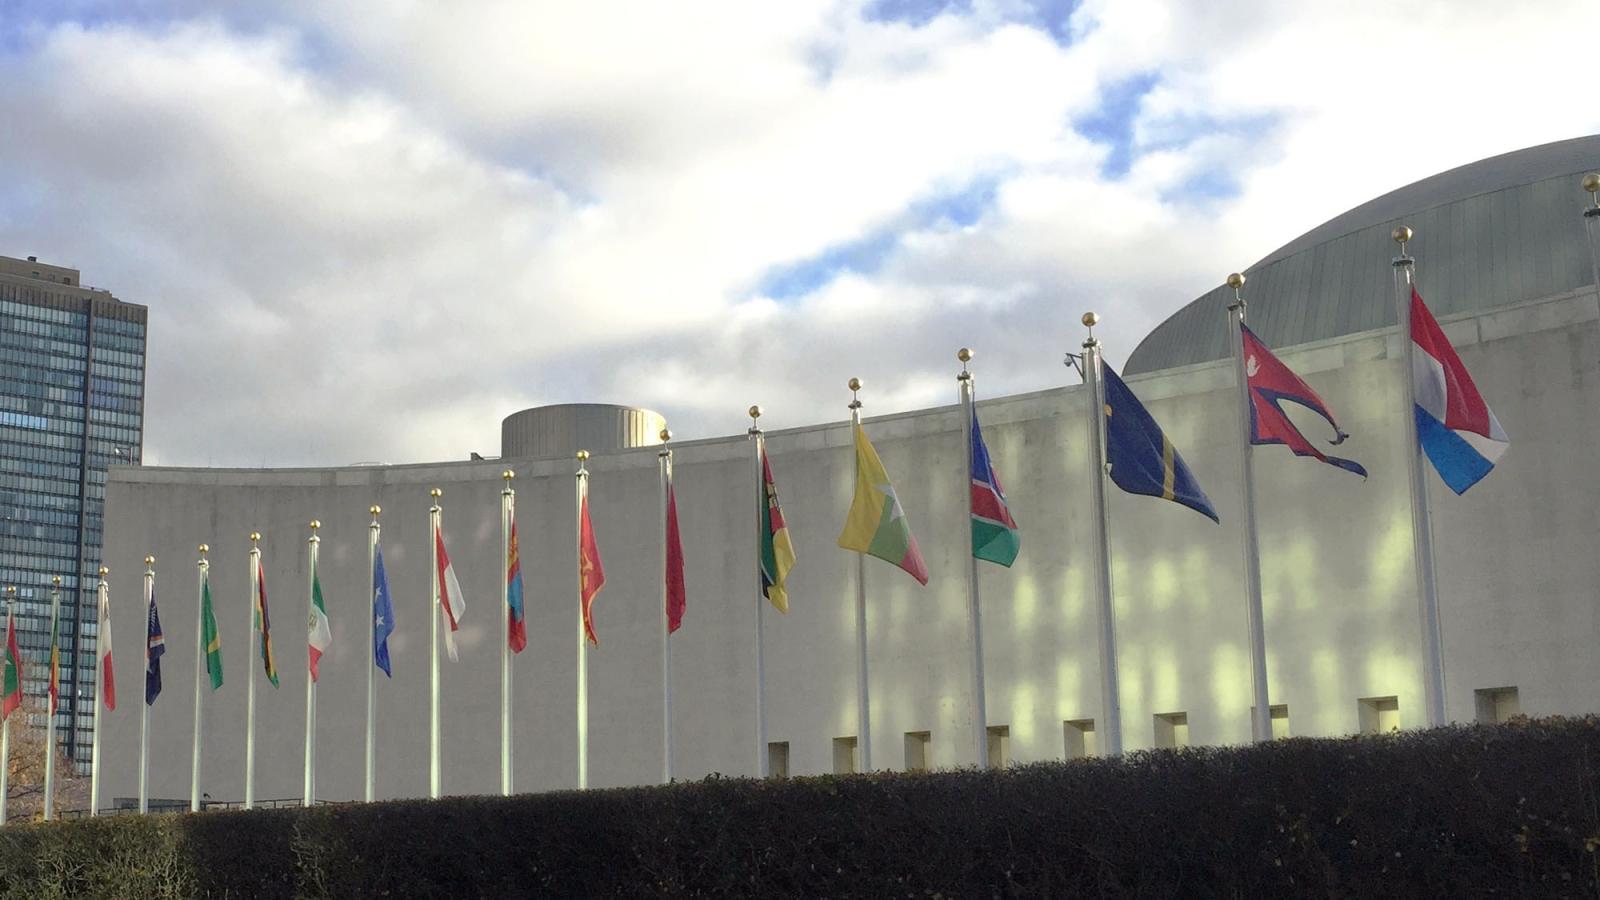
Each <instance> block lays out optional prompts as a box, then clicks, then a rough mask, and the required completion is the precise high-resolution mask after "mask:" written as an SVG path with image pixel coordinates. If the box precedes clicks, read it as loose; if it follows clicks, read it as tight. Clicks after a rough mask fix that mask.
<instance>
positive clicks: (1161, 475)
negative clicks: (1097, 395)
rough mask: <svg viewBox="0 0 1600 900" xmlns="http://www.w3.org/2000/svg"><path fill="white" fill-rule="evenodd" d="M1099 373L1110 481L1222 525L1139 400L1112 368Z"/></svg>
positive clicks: (1208, 501)
mask: <svg viewBox="0 0 1600 900" xmlns="http://www.w3.org/2000/svg"><path fill="white" fill-rule="evenodd" d="M1100 372H1101V374H1102V376H1103V377H1104V380H1105V388H1106V409H1105V416H1106V462H1107V463H1108V464H1110V466H1111V480H1112V481H1113V482H1115V483H1116V485H1117V487H1119V488H1122V489H1123V490H1125V491H1127V492H1128V493H1130V494H1145V495H1147V496H1150V497H1160V498H1161V499H1163V500H1172V501H1175V502H1177V503H1182V504H1183V505H1184V506H1187V507H1189V508H1190V509H1192V510H1194V511H1195V512H1198V513H1200V514H1201V515H1203V516H1205V517H1206V518H1208V519H1210V520H1211V521H1213V522H1219V521H1220V520H1219V519H1218V518H1217V511H1216V509H1214V508H1213V507H1212V506H1211V501H1210V500H1208V499H1207V498H1206V492H1205V491H1202V490H1200V482H1198V481H1196V480H1195V477H1194V473H1193V472H1191V471H1189V467H1188V466H1187V465H1185V464H1184V462H1183V457H1182V456H1179V455H1178V448H1176V447H1174V446H1172V442H1171V441H1169V440H1167V436H1166V435H1165V434H1162V433H1161V427H1160V426H1159V425H1157V424H1156V420H1155V419H1152V418H1150V413H1149V412H1148V411H1147V410H1146V409H1145V408H1144V405H1143V404H1141V403H1140V402H1139V398H1138V397H1135V396H1134V395H1133V391H1130V390H1128V386H1127V385H1125V384H1123V383H1122V379H1121V378H1118V377H1117V373H1116V372H1113V371H1111V367H1110V366H1106V365H1102V366H1101V367H1100Z"/></svg>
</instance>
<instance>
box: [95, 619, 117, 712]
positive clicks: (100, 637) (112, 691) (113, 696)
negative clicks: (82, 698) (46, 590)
mask: <svg viewBox="0 0 1600 900" xmlns="http://www.w3.org/2000/svg"><path fill="white" fill-rule="evenodd" d="M97 593H99V595H100V621H99V624H98V626H97V627H96V628H95V635H96V638H95V640H96V641H97V642H98V644H99V650H100V671H101V672H103V673H104V675H105V683H104V684H102V685H101V690H103V691H104V692H105V693H104V694H102V695H101V696H102V697H103V698H104V700H105V704H106V709H108V710H111V711H113V712H115V711H116V708H117V680H116V678H115V677H113V676H112V673H111V595H110V594H109V593H107V592H105V591H98V592H97Z"/></svg>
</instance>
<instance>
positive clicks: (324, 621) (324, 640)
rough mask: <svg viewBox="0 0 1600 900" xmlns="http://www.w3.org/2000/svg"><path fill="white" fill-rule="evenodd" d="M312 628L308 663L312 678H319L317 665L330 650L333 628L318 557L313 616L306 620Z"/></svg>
mask: <svg viewBox="0 0 1600 900" xmlns="http://www.w3.org/2000/svg"><path fill="white" fill-rule="evenodd" d="M306 626H307V628H308V629H309V630H310V634H309V636H308V642H309V644H308V646H307V648H306V655H307V664H308V665H309V666H310V668H311V680H312V681H316V680H317V666H318V664H319V663H321V662H322V654H324V653H326V652H328V647H329V645H331V644H332V643H333V629H332V628H331V627H330V626H329V623H328V606H327V604H325V603H323V602H322V578H321V576H320V575H318V573H317V558H316V557H314V556H313V557H312V558H311V617H310V618H309V619H307V620H306Z"/></svg>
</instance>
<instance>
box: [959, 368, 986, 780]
mask: <svg viewBox="0 0 1600 900" xmlns="http://www.w3.org/2000/svg"><path fill="white" fill-rule="evenodd" d="M973 355H974V354H973V352H972V351H971V350H969V349H967V348H966V347H962V348H961V349H960V350H959V351H957V353H956V359H959V360H961V374H959V375H957V376H956V399H957V400H958V401H959V402H960V403H961V447H962V450H961V453H962V458H963V459H965V460H966V463H967V464H966V468H965V469H963V470H962V485H961V492H962V494H964V495H965V496H966V499H967V606H968V611H969V613H970V617H971V620H972V730H973V739H974V748H975V753H976V759H977V766H978V768H979V769H980V770H981V769H987V768H989V712H988V703H987V699H986V697H985V695H984V688H983V607H982V605H981V602H980V600H979V595H978V558H977V557H976V556H974V555H973V554H972V550H973V547H972V515H973V510H972V417H973V415H974V413H975V407H976V406H977V402H978V398H977V396H976V394H975V393H974V387H975V386H974V384H973V379H972V373H971V372H969V371H968V370H967V363H969V362H971V361H972V357H973Z"/></svg>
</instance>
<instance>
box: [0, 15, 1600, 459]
mask: <svg viewBox="0 0 1600 900" xmlns="http://www.w3.org/2000/svg"><path fill="white" fill-rule="evenodd" d="M1537 7H1538V8H1537V9H1533V8H1528V9H1512V8H1510V7H1504V6H1501V5H1488V4H1482V5H1478V4H1471V5H1464V4H1460V3H1451V4H1439V5H1423V6H1420V7H1417V6H1413V7H1380V6H1359V7H1355V8H1347V7H1346V6H1344V5H1341V6H1339V7H1328V8H1312V7H1304V8H1303V7H1302V6H1291V5H1287V4H1277V3H1248V4H1246V3H1233V4H1221V5H1219V4H1204V5H1202V4H1185V5H1175V4H1170V3H1155V2H1142V0H1136V2H1130V0H1117V2H1115V3H1113V2H1110V0H1105V2H1087V3H1085V4H1084V5H1082V6H1081V7H1079V8H1078V9H1077V11H1076V12H1075V13H1074V14H1073V20H1072V28H1071V30H1072V33H1073V34H1074V36H1075V40H1074V41H1073V42H1072V43H1070V44H1068V45H1066V46H1062V45H1061V44H1059V43H1057V42H1056V41H1055V40H1053V39H1052V38H1051V37H1050V35H1048V34H1046V33H1045V32H1043V31H1041V30H1038V29H1036V28H1032V27H1026V26H1024V25H1019V24H1016V21H1017V17H1016V16H1015V15H1014V14H1013V13H1014V12H1015V10H1013V9H1011V7H1010V4H1009V3H1007V2H992V3H979V4H976V11H975V12H974V13H973V14H971V15H965V16H963V15H955V14H945V15H940V16H938V17H935V18H933V19H931V20H929V21H928V22H927V23H925V24H923V25H921V26H920V27H913V26H911V25H908V24H905V23H896V22H871V21H867V20H866V19H865V18H864V16H863V15H862V4H861V3H860V2H859V0H841V2H831V3H818V4H801V3H792V4H777V5H772V4H748V3H741V2H733V0H726V2H714V3H704V4H696V5H694V6H687V5H681V4H651V3H623V2H605V3H589V4H561V3H551V4H537V5H534V4H524V3H516V2H481V3H475V4H450V5H448V6H441V5H434V4H423V3H415V2H412V3H382V4H378V3H370V4H313V3H302V4H300V5H299V6H297V7H296V6H291V7H289V8H288V9H289V11H288V12H285V13H282V14H281V15H277V16H275V17H272V18H265V17H263V18H257V19H255V20H252V21H249V22H241V21H237V20H235V21H229V20H224V19H216V18H206V17H204V14H194V13H191V12H189V11H188V10H187V9H183V8H176V9H174V11H173V13H172V15H171V19H172V21H170V22H166V23H159V24H152V21H151V20H150V19H148V18H147V19H146V20H144V21H141V22H137V23H131V22H130V23H124V24H116V23H114V22H113V23H101V24H98V25H92V26H81V25H77V24H74V23H71V22H67V23H56V24H50V23H45V24H42V25H39V26H36V27H35V26H30V27H29V28H30V29H31V30H27V31H26V37H25V39H23V40H20V41H17V42H16V44H17V47H18V48H19V49H14V50H12V51H8V52H0V85H3V86H0V115H4V116H5V117H6V120H7V121H8V122H12V123H19V124H18V125H17V127H16V129H15V131H14V134H13V139H11V140H8V141H6V142H4V143H3V144H0V169H3V170H4V171H5V172H7V173H8V176H7V177H8V179H11V180H13V181H14V182H16V183H18V184H20V185H23V187H18V188H14V189H12V190H9V191H0V252H4V253H8V254H11V255H18V254H21V253H24V252H26V253H38V254H39V255H40V256H41V257H43V258H45V259H47V260H49V261H56V262H62V263H65V264H73V265H80V266H81V267H82V268H83V269H84V270H85V277H86V278H87V279H88V280H89V281H90V282H91V283H98V284H104V285H106V286H109V287H111V288H112V289H113V290H115V291H116V292H117V293H118V294H119V295H121V296H123V297H125V298H127V299H130V300H134V301H136V302H143V303H147V304H149V305H150V307H151V316H152V324H151V341H150V352H151V360H150V376H149V384H148V394H149V407H148V420H147V437H146V442H147V447H148V452H147V455H146V456H147V459H150V460H152V461H160V462H163V463H173V464H204V463H217V464H224V463H234V464H247V465H253V464H261V463H263V462H265V463H267V464H334V463H344V462H351V461H355V460H358V459H361V460H366V459H384V460H388V461H396V462H398V461H409V460H421V459H436V458H458V457H464V456H465V455H466V453H467V451H469V450H477V451H479V452H485V453H492V452H493V451H494V450H495V448H496V447H497V446H498V425H499V419H500V417H502V416H503V415H505V414H508V413H510V412H512V411H514V410H515V409H517V408H520V407H522V406H526V405H533V404H536V403H543V402H559V401H574V400H595V401H607V402H625V403H636V404H640V405H647V406H651V407H654V408H657V409H660V410H661V411H663V412H665V413H667V414H668V415H669V416H670V417H671V418H672V420H673V425H674V430H675V431H676V432H677V433H678V435H679V436H680V437H683V438H692V437H696V436H703V435H706V434H714V433H724V432H735V431H742V430H743V428H744V427H745V423H744V421H743V415H742V413H743V410H744V409H745V407H747V406H748V405H749V404H750V403H751V402H760V403H762V404H763V405H764V406H766V407H767V408H768V410H769V416H770V418H771V419H772V423H771V424H772V425H773V426H774V427H783V426H785V425H793V424H803V423H806V422H810V421H817V420H824V419H838V418H842V410H843V402H844V399H845V397H844V395H845V392H844V389H843V382H844V380H845V378H846V377H848V376H849V375H853V374H855V375H861V376H862V377H863V378H865V379H866V380H867V381H868V384H869V393H868V394H867V397H866V399H867V401H868V409H869V411H873V412H887V411H891V410H894V409H900V408H906V407H910V406H916V405H923V404H931V403H944V402H948V401H949V399H950V398H951V397H953V391H952V378H953V374H954V372H955V370H956V369H955V365H954V363H953V357H952V354H953V352H954V350H955V348H956V347H957V346H960V345H962V344H971V345H972V346H975V347H977V348H978V349H979V351H980V356H979V365H980V368H979V371H980V373H981V377H982V378H983V384H984V387H985V391H986V392H987V393H989V394H991V395H992V394H994V393H997V392H1002V391H1011V390H1027V389H1034V388H1039V387H1044V386H1048V385H1053V384H1059V383H1062V382H1064V381H1066V380H1068V379H1069V375H1068V373H1067V372H1066V371H1065V370H1064V369H1062V368H1060V359H1061V353H1062V351H1064V350H1066V349H1069V348H1071V347H1075V346H1076V344H1077V343H1078V341H1079V339H1080V334H1081V329H1080V328H1079V327H1078V325H1077V317H1078V315H1079V313H1081V312H1083V311H1084V310H1085V309H1088V308H1095V309H1098V310H1099V311H1100V312H1102V313H1103V314H1105V316H1106V325H1105V327H1104V328H1103V331H1104V334H1105V337H1106V339H1107V342H1108V345H1109V346H1110V347H1111V354H1110V355H1111V357H1112V359H1113V360H1118V359H1120V358H1122V357H1123V356H1125V355H1126V353H1127V352H1128V351H1129V350H1131V349H1132V347H1133V345H1134V344H1135V343H1136V342H1137V340H1138V338H1139V337H1140V336H1142V334H1143V333H1144V331H1146V330H1148V329H1149V328H1150V327H1152V326H1153V325H1154V324H1156V323H1157V322H1159V321H1160V319H1161V318H1163V317H1164V316H1165V315H1167V314H1168V313H1170V312H1171V311H1172V310H1174V309H1176V308H1177V307H1178V306H1180V305H1181V304H1183V303H1184V302H1187V301H1188V300H1189V299H1192V298H1193V297H1194V296H1197V295H1198V294H1200V293H1202V292H1203V291H1204V290H1206V289H1207V288H1209V287H1210V286H1212V285H1214V284H1216V283H1218V282H1219V281H1220V280H1221V277H1222V275H1224V274H1225V273H1226V272H1227V271H1229V270H1231V269H1238V268H1240V267H1242V266H1244V265H1246V264H1248V263H1249V262H1251V261H1253V260H1254V259H1256V258H1258V257H1260V256H1262V255H1264V254H1265V253H1267V252H1268V251H1270V250H1271V249H1273V248H1274V247H1276V246H1278V245H1279V244H1282V243H1285V242H1287V241H1288V240H1290V239H1292V238H1293V237H1294V236H1295V235H1297V234H1298V233H1300V232H1301V231H1303V230H1305V229H1307V228H1309V227H1311V226H1313V225H1315V224H1317V223H1318V222H1320V221H1322V220H1324V219H1326V218H1328V217H1330V216H1332V215H1334V214H1336V213H1338V212H1340V211H1342V210H1343V209H1346V208H1348V207H1350V206H1354V205H1356V204H1358V203H1361V202H1363V201H1365V200H1366V199H1368V198H1370V197H1371V196H1373V195H1375V194H1377V193H1380V192H1382V191H1384V190H1387V189H1390V188H1393V187H1397V186H1399V185H1400V184H1403V183H1405V182H1407V181H1410V180H1413V179H1415V178H1418V177H1423V176H1425V175H1427V174H1430V173H1432V172H1434V171H1438V170H1440V169H1442V168H1445V167H1448V166H1450V165H1455V164H1460V163H1464V162H1468V161H1471V160H1472V159H1476V158H1479V157H1481V156H1485V155H1489V154H1491V153H1494V152H1501V151H1505V150H1510V149H1515V148H1516V147H1520V146H1526V145H1530V144H1534V143H1539V142H1541V141H1544V140H1549V139H1555V138H1559V137H1565V136H1570V135H1572V134H1577V133H1582V132H1586V131H1591V130H1594V128H1595V126H1596V124H1597V119H1600V116H1597V115H1596V114H1593V113H1586V112H1585V111H1584V110H1582V109H1580V108H1576V107H1574V106H1573V104H1572V103H1571V101H1570V99H1569V97H1570V94H1569V93H1567V92H1563V91H1561V90H1557V89H1553V88H1552V86H1555V85H1572V84H1582V83H1586V79H1585V77H1584V76H1585V74H1586V73H1585V71H1584V61H1583V57H1582V54H1581V53H1579V52H1576V50H1575V49H1574V48H1573V47H1572V46H1570V45H1571V38H1570V31H1569V29H1568V28H1567V27H1566V26H1565V23H1566V22H1570V21H1577V20H1579V19H1580V16H1579V13H1580V11H1581V8H1580V6H1579V5H1578V4H1577V3H1569V4H1567V5H1566V6H1565V7H1561V6H1558V5H1557V4H1554V3H1550V4H1540V5H1537ZM255 15H257V16H265V15H267V14H261V13H256V14H255ZM1402 16H1410V17H1412V24H1410V25H1406V24H1405V23H1404V21H1403V20H1402V18H1401V17H1402ZM4 27H5V26H3V25H0V29H3V28H4ZM0 45H3V44H0ZM1141 74H1154V75H1155V82H1156V87H1155V89H1154V90H1153V91H1152V92H1151V93H1150V94H1149V95H1148V96H1146V97H1145V98H1144V101H1143V103H1142V105H1141V106H1140V107H1139V110H1138V113H1137V116H1136V118H1135V119H1134V120H1133V121H1132V122H1131V123H1130V131H1131V134H1132V135H1133V141H1134V147H1133V158H1132V165H1131V166H1130V168H1129V169H1128V172H1127V174H1126V175H1125V176H1122V177H1116V178H1108V177H1106V176H1104V175H1103V174H1102V165H1103V163H1104V161H1105V159H1106V158H1107V156H1108V154H1109V153H1110V148H1109V147H1107V146H1105V145H1103V144H1098V143H1095V142H1094V141H1092V140H1090V139H1088V138H1087V137H1085V136H1084V135H1082V134H1079V133H1078V132H1077V131H1075V130H1074V129H1073V127H1072V122H1073V121H1075V120H1078V119H1081V118H1083V117H1085V116H1088V115H1090V114H1092V113H1094V112H1095V111H1096V106H1097V104H1098V102H1099V98H1100V96H1101V90H1102V88H1103V87H1104V86H1105V85H1108V84H1113V83H1117V82H1120V81H1122V80H1124V79H1127V78H1129V77H1131V76H1134V75H1141ZM975 179H979V180H985V181H992V182H993V183H994V190H993V202H992V205H990V206H989V207H988V208H987V209H985V210H984V211H983V212H982V214H981V215H980V216H979V217H978V218H977V219H976V221H966V220H965V219H963V220H962V221H961V222H959V223H958V222H956V221H952V220H951V219H950V218H948V217H941V216H937V215H934V216H931V217H928V218H927V221H921V220H920V217H919V214H917V213H916V212H915V211H916V210H919V209H925V208H926V207H927V205H928V204H929V202H930V200H931V199H932V198H936V197H938V196H939V195H942V194H946V193H950V192H959V191H961V190H963V189H964V188H965V187H966V186H967V185H968V184H969V183H971V182H973V181H974V180H975ZM1208 181H1209V182H1210V183H1212V184H1215V183H1218V182H1231V183H1234V184H1236V185H1237V186H1238V188H1239V193H1238V194H1237V195H1236V196H1223V197H1217V196H1213V195H1210V194H1207V193H1204V192H1200V193H1193V192H1188V191H1187V190H1186V187H1185V186H1186V185H1194V184H1197V183H1198V184H1205V183H1207V182H1208ZM935 205H937V204H936V202H935ZM866 237H875V238H877V239H878V240H876V241H875V243H879V244H881V245H882V247H884V248H886V249H885V250H884V251H883V258H882V259H881V260H879V261H878V265H876V266H873V267H871V268H870V270H868V271H861V272H855V273H851V272H844V273H840V274H838V276H837V277H835V278H834V279H833V280H831V281H826V282H824V283H822V284H820V286H819V287H818V288H817V289H816V291H815V292H814V293H812V294H810V295H808V296H803V297H798V298H791V299H787V300H782V301H779V300H774V299H772V298H767V297H762V296H761V295H760V292H759V289H758V288H759V285H760V284H761V279H762V277H763V275H765V274H767V273H770V272H772V271H773V270H775V269H777V268H780V267H785V266H792V265H793V264H795V263H797V262H800V261H804V260H807V259H810V258H812V257H815V256H816V255H817V254H820V253H822V252H824V251H825V250H827V249H828V248H830V247H836V246H839V245H842V244H849V243H852V242H856V241H860V240H861V239H863V238H866Z"/></svg>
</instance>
